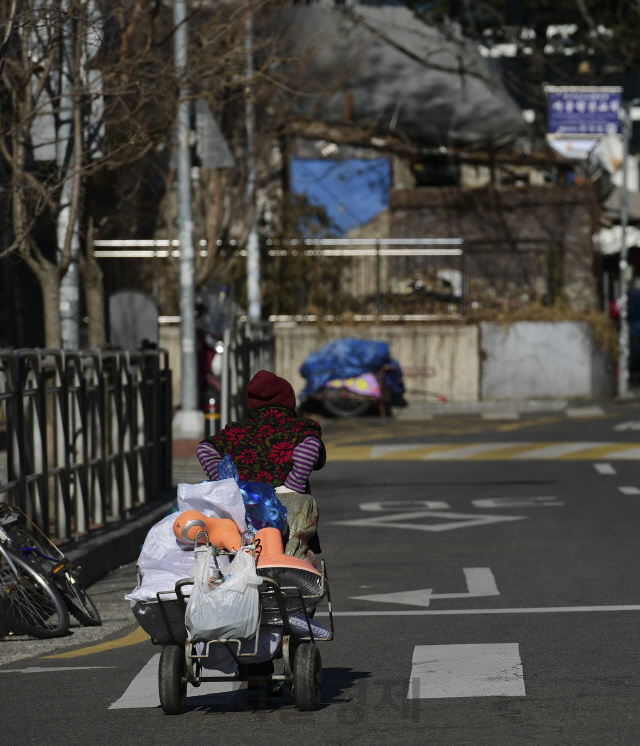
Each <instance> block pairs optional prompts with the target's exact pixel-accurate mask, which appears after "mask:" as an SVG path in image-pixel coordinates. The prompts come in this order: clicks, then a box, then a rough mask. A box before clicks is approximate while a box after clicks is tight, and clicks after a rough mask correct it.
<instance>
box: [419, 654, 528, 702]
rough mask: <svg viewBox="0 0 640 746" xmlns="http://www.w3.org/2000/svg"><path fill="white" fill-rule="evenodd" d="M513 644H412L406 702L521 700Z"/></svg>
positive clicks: (521, 677)
mask: <svg viewBox="0 0 640 746" xmlns="http://www.w3.org/2000/svg"><path fill="white" fill-rule="evenodd" d="M524 696H525V689H524V674H523V672H522V661H521V660H520V652H519V650H518V643H517V642H507V643H484V644H480V645H477V644H469V645H416V647H415V649H414V651H413V661H412V667H411V682H410V684H409V693H408V694H407V699H443V698H450V697H524Z"/></svg>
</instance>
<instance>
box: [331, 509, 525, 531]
mask: <svg viewBox="0 0 640 746" xmlns="http://www.w3.org/2000/svg"><path fill="white" fill-rule="evenodd" d="M419 518H424V519H439V521H440V522H438V523H434V522H431V523H416V522H415V521H416V520H417V519H419ZM527 518H528V516H526V515H478V514H476V513H448V512H447V513H445V512H441V511H437V510H420V511H416V512H415V513H392V514H391V515H381V516H376V517H375V518H355V519H353V520H351V521H331V522H330V523H331V525H332V526H369V527H371V528H402V529H413V530H416V531H451V530H453V529H455V528H469V527H470V526H485V525H487V524H489V523H502V522H503V521H524V520H526V519H527ZM406 521H413V522H412V523H406Z"/></svg>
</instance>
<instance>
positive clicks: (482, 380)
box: [160, 321, 615, 406]
mask: <svg viewBox="0 0 640 746" xmlns="http://www.w3.org/2000/svg"><path fill="white" fill-rule="evenodd" d="M274 334H275V340H276V361H275V369H276V373H277V374H278V375H280V376H283V377H284V378H286V379H287V380H289V381H291V383H292V385H293V387H294V389H295V390H296V392H300V391H301V390H302V389H303V388H304V379H303V378H302V376H300V374H299V372H298V371H299V368H300V366H301V365H302V363H303V361H304V359H305V358H306V357H307V355H309V353H311V352H313V351H314V350H318V349H319V348H320V347H322V346H323V345H325V344H327V342H331V341H332V340H334V339H339V338H341V337H359V338H362V339H375V340H384V341H386V342H388V343H389V346H390V348H391V355H392V357H394V358H396V359H397V360H398V361H399V362H400V364H401V365H402V367H403V370H404V373H405V385H406V388H407V394H406V399H407V401H408V402H410V403H420V402H429V401H434V400H435V397H436V396H437V395H438V394H444V395H445V396H446V397H447V400H448V401H454V402H455V401H468V402H473V401H478V400H479V399H480V398H482V399H504V400H517V399H530V398H550V399H553V398H560V399H567V398H579V397H600V396H611V395H613V393H614V388H615V381H614V370H613V364H612V363H611V361H610V360H609V359H608V358H606V357H605V355H604V354H603V353H602V351H601V350H600V348H599V347H598V346H597V345H596V343H595V342H594V340H593V335H592V334H591V329H590V327H589V325H588V324H587V323H586V322H581V321H563V322H554V323H550V322H533V321H519V322H515V323H513V324H510V325H506V324H505V325H502V324H490V323H482V324H480V327H478V326H458V325H454V324H451V325H437V326H436V325H433V326H431V325H420V326H418V325H415V326H414V325H408V324H407V325H397V326H386V325H385V326H370V327H359V326H358V327H340V326H329V327H326V328H319V327H316V326H313V325H299V326H295V325H292V326H287V325H279V324H276V325H274ZM160 346H161V347H164V348H166V349H167V350H168V351H169V362H170V365H171V370H172V380H173V404H174V406H177V405H178V404H179V403H180V327H179V326H178V325H175V326H173V325H171V326H161V327H160ZM481 359H482V362H481Z"/></svg>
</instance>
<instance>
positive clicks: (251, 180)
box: [244, 0, 262, 321]
mask: <svg viewBox="0 0 640 746" xmlns="http://www.w3.org/2000/svg"><path fill="white" fill-rule="evenodd" d="M249 3H250V0H247V17H246V20H245V22H244V24H245V25H244V51H245V56H246V70H247V83H246V86H245V95H244V101H245V104H244V118H245V130H246V133H247V156H248V162H247V190H246V193H245V197H246V202H247V208H248V212H249V220H250V221H251V227H250V229H249V236H248V239H247V304H248V306H249V320H250V321H260V317H261V314H262V309H261V297H260V242H259V240H258V224H257V221H258V216H257V214H256V197H255V191H256V158H255V153H254V130H255V127H254V122H255V120H254V113H253V98H252V96H253V91H252V90H251V88H252V86H251V80H252V79H253V49H252V46H253V22H252V19H251V8H250V7H249Z"/></svg>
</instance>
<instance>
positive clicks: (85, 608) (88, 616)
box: [56, 572, 102, 627]
mask: <svg viewBox="0 0 640 746" xmlns="http://www.w3.org/2000/svg"><path fill="white" fill-rule="evenodd" d="M60 575H63V577H58V576H56V587H57V589H58V590H59V591H60V593H61V595H62V598H63V599H64V602H65V604H66V605H67V609H69V611H70V612H71V614H73V616H74V617H75V618H76V619H77V620H78V621H79V622H80V624H82V625H84V626H85V627H99V626H100V625H101V624H102V619H101V618H100V612H99V611H98V609H96V607H95V605H94V603H93V601H92V600H91V599H90V598H89V596H88V594H87V593H85V591H84V589H83V588H82V586H81V585H80V583H78V581H77V580H76V579H75V578H74V577H73V575H71V573H69V572H65V573H64V574H63V573H60Z"/></svg>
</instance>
